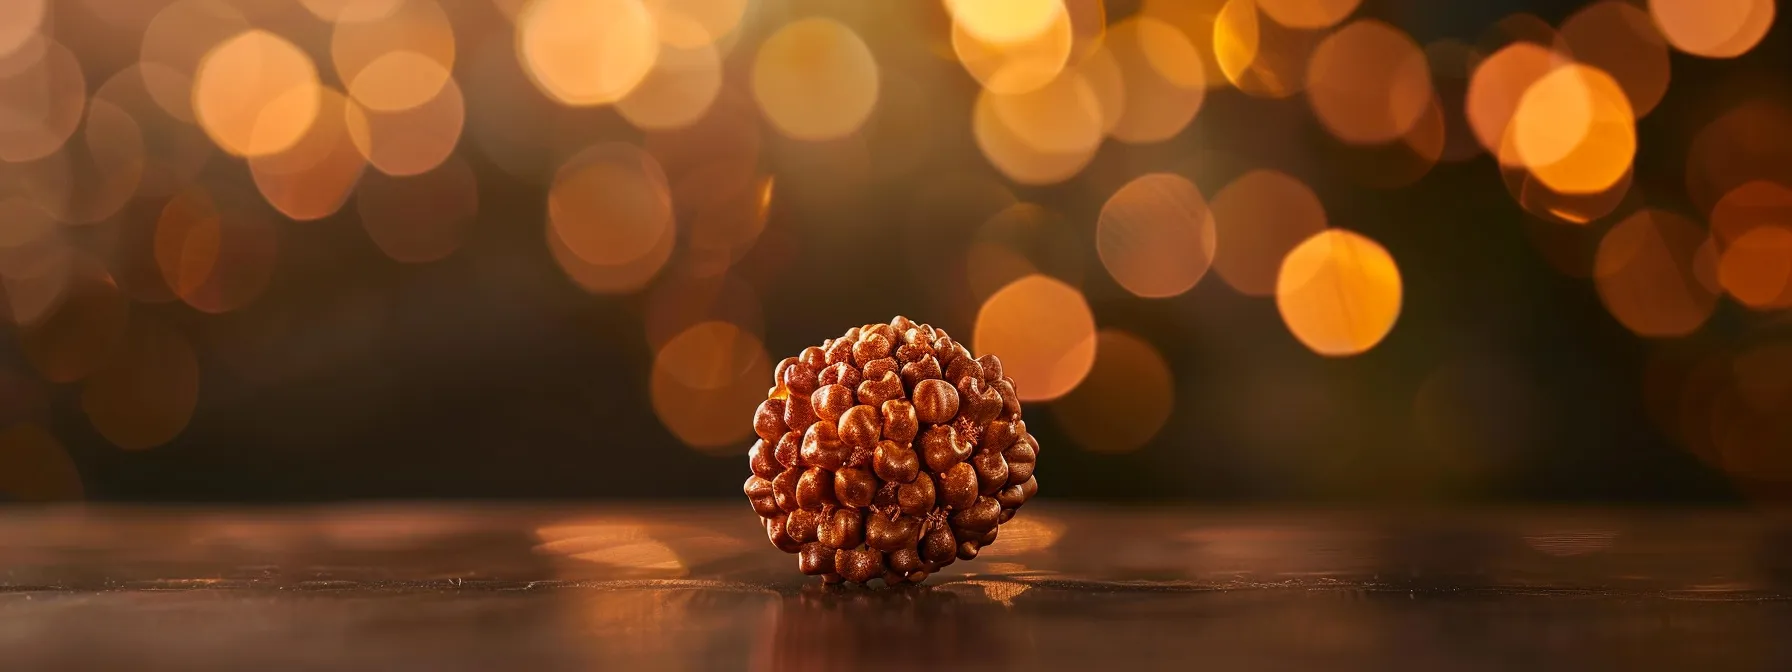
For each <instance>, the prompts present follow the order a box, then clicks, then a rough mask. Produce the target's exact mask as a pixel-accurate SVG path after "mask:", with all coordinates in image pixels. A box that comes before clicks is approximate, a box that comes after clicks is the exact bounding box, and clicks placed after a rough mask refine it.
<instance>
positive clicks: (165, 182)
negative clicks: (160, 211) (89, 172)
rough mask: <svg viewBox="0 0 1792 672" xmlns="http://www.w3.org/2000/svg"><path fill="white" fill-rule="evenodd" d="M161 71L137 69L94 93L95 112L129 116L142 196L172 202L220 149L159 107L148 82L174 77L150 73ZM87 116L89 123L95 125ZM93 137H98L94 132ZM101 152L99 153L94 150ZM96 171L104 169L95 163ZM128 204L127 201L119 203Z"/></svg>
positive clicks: (123, 72) (120, 73)
mask: <svg viewBox="0 0 1792 672" xmlns="http://www.w3.org/2000/svg"><path fill="white" fill-rule="evenodd" d="M160 68H161V66H156V65H149V66H137V65H133V66H131V67H128V68H125V69H123V70H120V71H118V73H117V74H115V75H113V76H112V78H111V79H109V80H107V81H106V83H105V84H104V85H102V86H100V88H99V90H98V91H96V92H95V93H94V94H93V103H92V105H91V107H92V108H94V109H104V108H106V107H113V108H116V110H117V112H118V113H119V114H121V115H122V116H123V117H128V118H129V120H130V122H131V125H133V126H135V127H136V130H135V131H134V132H135V133H136V134H137V135H138V136H139V138H140V142H139V144H140V145H141V147H140V149H141V151H142V152H143V156H142V157H141V166H140V168H141V176H140V178H139V179H138V182H137V185H136V188H137V195H138V196H143V197H146V198H158V199H159V198H167V197H169V196H172V195H174V194H175V193H176V192H179V191H180V190H181V189H184V188H186V187H187V185H189V184H191V183H192V182H193V180H194V179H196V178H197V177H198V176H199V171H200V170H202V169H204V168H205V164H206V163H208V162H209V161H210V159H211V157H212V155H213V154H215V153H216V152H217V147H216V146H215V145H213V144H212V142H211V140H210V139H209V138H207V137H206V136H205V131H203V130H200V129H198V128H196V127H194V126H193V125H192V124H188V123H185V122H182V121H180V120H179V119H176V118H174V117H173V116H172V115H170V114H168V112H167V111H166V110H163V109H162V107H161V106H160V105H158V104H156V102H155V98H154V96H152V95H151V94H150V90H149V87H148V86H147V85H146V84H145V83H144V78H145V77H156V76H172V75H167V74H166V73H163V74H162V75H153V74H150V73H151V71H152V70H156V69H160ZM93 123H94V122H93V115H92V113H91V112H90V113H89V115H88V124H90V125H91V124H93ZM88 137H89V138H92V137H93V131H92V130H91V129H89V131H88ZM95 149H96V151H97V150H98V149H99V148H98V147H95ZM96 167H99V166H98V165H97V164H96ZM119 204H120V205H123V204H124V203H123V201H121V202H120V203H119Z"/></svg>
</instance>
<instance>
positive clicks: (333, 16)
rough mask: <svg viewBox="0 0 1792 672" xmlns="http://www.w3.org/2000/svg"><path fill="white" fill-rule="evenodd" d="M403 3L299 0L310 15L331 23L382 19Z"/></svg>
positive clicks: (395, 1)
mask: <svg viewBox="0 0 1792 672" xmlns="http://www.w3.org/2000/svg"><path fill="white" fill-rule="evenodd" d="M404 3H405V0H299V4H302V5H304V6H305V9H307V10H310V11H311V13H312V15H314V16H316V17H317V18H320V19H323V20H325V21H329V22H331V23H350V22H357V21H374V20H377V19H383V18H386V17H388V16H391V15H392V13H393V12H394V11H395V10H397V9H398V6H399V5H402V4H404Z"/></svg>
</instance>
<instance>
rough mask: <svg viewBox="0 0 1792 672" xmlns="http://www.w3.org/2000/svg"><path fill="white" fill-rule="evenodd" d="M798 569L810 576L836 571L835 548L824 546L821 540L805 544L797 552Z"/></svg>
mask: <svg viewBox="0 0 1792 672" xmlns="http://www.w3.org/2000/svg"><path fill="white" fill-rule="evenodd" d="M796 569H797V571H799V572H802V573H804V574H808V575H809V576H820V575H822V574H826V573H828V572H831V571H834V549H831V548H828V547H826V546H823V545H821V543H820V542H810V543H807V544H803V548H802V550H800V551H798V552H797V554H796Z"/></svg>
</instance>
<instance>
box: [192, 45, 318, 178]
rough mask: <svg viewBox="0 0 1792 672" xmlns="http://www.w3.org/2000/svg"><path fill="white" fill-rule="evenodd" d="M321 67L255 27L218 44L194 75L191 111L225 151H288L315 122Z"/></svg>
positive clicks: (248, 153)
mask: <svg viewBox="0 0 1792 672" xmlns="http://www.w3.org/2000/svg"><path fill="white" fill-rule="evenodd" d="M320 90H321V87H320V85H319V84H318V79H317V67H316V66H315V65H313V64H312V63H311V57H309V56H306V55H305V52H304V51H303V50H300V49H299V48H298V47H297V46H294V45H293V43H291V42H288V41H286V39H285V38H282V37H280V36H278V35H275V34H273V33H270V32H267V31H265V30H251V31H248V32H245V33H242V34H240V35H237V36H236V37H233V38H231V39H229V40H225V41H224V42H223V43H221V44H219V45H218V46H217V47H214V48H213V49H212V50H211V51H210V52H208V53H207V54H206V55H205V58H204V59H202V60H201V61H200V64H199V70H198V74H197V75H195V76H194V78H193V112H194V115H195V117H196V118H197V119H198V121H199V125H200V127H201V128H204V129H205V132H206V134H207V135H210V136H211V138H212V141H214V142H216V143H218V146H219V147H221V148H223V149H224V151H226V152H229V153H231V154H234V155H237V156H258V155H262V154H273V153H276V152H280V151H284V150H285V149H287V148H288V147H291V146H293V144H295V143H297V142H298V141H299V139H300V138H302V137H304V135H305V133H306V131H309V130H310V129H311V124H312V123H313V122H315V121H316V120H317V113H318V106H319V98H320V97H321V94H320Z"/></svg>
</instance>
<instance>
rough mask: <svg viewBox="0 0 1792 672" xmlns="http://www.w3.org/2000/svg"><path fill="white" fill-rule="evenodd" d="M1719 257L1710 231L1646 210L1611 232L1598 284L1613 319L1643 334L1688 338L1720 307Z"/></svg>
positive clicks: (1600, 256)
mask: <svg viewBox="0 0 1792 672" xmlns="http://www.w3.org/2000/svg"><path fill="white" fill-rule="evenodd" d="M1717 265H1718V258H1717V251H1716V249H1715V246H1714V245H1712V244H1711V243H1710V240H1709V238H1708V237H1707V236H1706V235H1705V231H1704V229H1701V228H1699V226H1698V225H1697V224H1694V223H1692V222H1690V221H1687V220H1686V219H1685V218H1683V217H1679V216H1677V215H1673V214H1669V213H1666V212H1663V211H1660V210H1642V211H1638V212H1637V213H1636V214H1633V215H1631V216H1629V217H1628V218H1625V219H1624V221H1622V222H1619V223H1618V224H1617V225H1615V226H1613V227H1612V228H1611V230H1609V231H1607V232H1606V233H1605V238H1604V239H1602V240H1600V241H1599V250H1598V252H1597V253H1595V255H1594V257H1593V281H1594V283H1595V284H1596V286H1597V287H1598V289H1599V298H1600V300H1601V301H1603V302H1604V303H1605V307H1606V309H1607V310H1609V311H1611V314H1612V317H1615V318H1617V319H1618V322H1620V323H1623V325H1624V326H1625V327H1628V328H1629V329H1630V330H1631V331H1634V332H1636V333H1637V335H1639V336H1653V337H1673V336H1685V335H1687V334H1690V333H1692V332H1693V331H1695V330H1697V329H1698V328H1699V326H1700V325H1703V324H1704V323H1705V320H1706V319H1707V318H1709V317H1711V311H1712V310H1713V309H1714V308H1716V307H1717V292H1718V289H1719V286H1718V278H1717V274H1718V269H1717Z"/></svg>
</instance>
